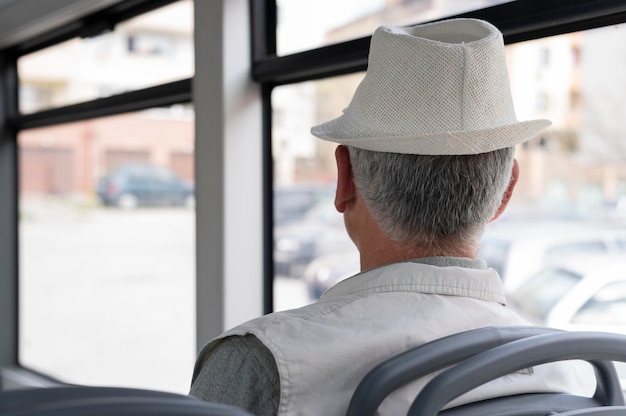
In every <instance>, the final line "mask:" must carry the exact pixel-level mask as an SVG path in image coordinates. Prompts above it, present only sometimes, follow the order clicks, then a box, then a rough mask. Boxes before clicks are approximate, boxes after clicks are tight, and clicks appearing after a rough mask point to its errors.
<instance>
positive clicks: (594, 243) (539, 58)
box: [272, 2, 626, 325]
mask: <svg viewBox="0 0 626 416" xmlns="http://www.w3.org/2000/svg"><path fill="white" fill-rule="evenodd" d="M284 3H285V2H282V3H281V4H284ZM311 20H312V21H314V20H315V19H311ZM352 24H354V22H344V23H342V24H341V25H339V24H338V25H337V28H339V27H341V28H343V27H344V26H345V28H346V30H347V28H348V27H350V26H351V25H352ZM370 33H371V32H370ZM624 36H626V26H624V25H619V26H612V27H606V28H601V29H595V30H589V31H584V32H577V33H570V34H565V35H560V36H554V37H549V38H543V39H538V40H533V41H528V42H523V43H517V44H512V45H509V46H507V60H508V63H509V75H510V81H511V88H512V93H513V98H514V103H515V108H516V114H517V117H518V119H520V120H529V119H541V118H547V119H550V120H551V121H552V123H553V124H552V126H551V127H550V128H549V129H548V130H546V131H545V132H544V133H543V134H541V135H540V136H538V137H536V138H534V139H532V140H531V141H529V142H527V143H526V144H524V145H520V146H518V147H517V149H516V158H517V159H518V161H519V163H520V168H521V177H520V180H519V182H518V183H517V186H516V189H515V192H514V194H513V198H512V200H511V201H510V203H509V206H508V208H507V210H506V211H505V212H504V214H503V216H501V217H500V218H499V219H498V220H496V221H494V222H492V223H490V224H489V225H488V226H487V228H486V235H485V241H487V240H488V241H490V242H496V245H495V246H494V245H492V246H490V247H485V248H484V249H483V254H485V256H486V257H487V258H486V259H485V260H487V261H488V264H489V265H490V266H492V267H494V268H496V269H498V270H501V271H502V273H503V275H502V277H503V279H504V281H505V282H507V280H508V281H509V282H514V283H515V285H511V286H510V290H511V291H514V290H515V289H516V288H517V287H519V286H520V285H521V284H522V283H523V282H525V281H526V280H527V279H528V278H529V277H530V276H532V275H533V274H534V273H536V272H538V271H541V270H542V269H543V268H545V267H546V265H547V264H548V263H549V262H550V261H552V260H553V259H552V257H557V256H558V258H559V260H566V259H567V257H568V256H570V257H575V256H578V255H580V253H585V252H588V251H592V252H599V254H600V255H607V256H608V255H611V254H613V253H615V252H616V251H621V250H623V247H620V246H619V243H616V241H618V242H619V241H623V232H622V231H620V229H623V224H624V219H626V208H625V207H626V202H625V201H626V186H625V185H624V184H626V141H625V139H624V138H625V137H626V125H625V124H624V123H623V111H622V110H623V108H624V106H625V105H626V102H624V97H623V94H621V92H622V91H624V90H626V76H625V75H624V71H622V70H621V69H622V68H623V67H624V60H623V57H624V56H625V54H626V46H625V45H623V42H620V40H621V39H623V38H624ZM606 45H617V46H616V48H617V50H614V49H610V48H607V47H606ZM620 48H621V49H620ZM362 77H363V74H362V73H358V74H352V75H346V76H341V77H334V78H329V79H324V80H319V81H310V82H303V83H299V84H292V85H285V86H279V87H277V88H275V89H274V91H273V96H272V105H273V111H274V119H273V120H274V123H273V138H272V151H273V156H274V183H275V185H276V186H280V187H281V188H289V187H293V188H294V191H293V192H295V188H296V187H302V186H310V185H311V184H314V185H315V186H318V187H328V188H330V189H334V186H335V184H334V181H335V169H336V168H335V162H334V149H335V145H334V144H332V143H328V142H325V141H322V140H318V139H316V138H314V137H313V136H311V134H310V133H309V131H310V128H311V126H313V125H315V124H317V123H320V122H324V121H327V120H330V119H332V118H335V117H338V116H339V115H340V114H341V111H342V109H344V108H345V107H347V105H348V104H349V102H350V99H351V97H352V94H353V92H354V90H355V89H356V86H357V85H358V83H359V81H360V80H361V79H362ZM275 205H276V207H275V209H276V211H275V215H278V212H279V210H281V209H285V208H284V207H282V206H281V204H279V203H276V204H275ZM310 205H311V207H312V206H313V205H312V204H310ZM324 206H325V207H326V208H327V209H328V210H329V211H330V212H331V213H332V212H333V201H332V198H328V200H327V201H326V203H325V205H324ZM309 220H310V217H307V216H306V215H305V216H303V217H302V219H301V220H299V221H296V222H294V223H292V224H289V225H288V226H284V225H282V224H278V223H277V224H276V227H275V237H276V241H275V247H274V248H275V252H274V264H275V265H276V276H275V283H276V286H275V293H274V298H275V307H276V308H278V309H280V308H282V307H290V306H294V304H300V303H307V302H310V301H312V300H315V299H317V297H318V296H319V294H320V293H322V292H323V291H324V290H325V289H327V288H328V287H330V286H332V285H333V284H334V283H335V282H337V281H339V280H341V279H343V278H344V277H346V276H349V275H350V274H353V273H355V272H356V271H358V269H359V261H358V254H357V253H356V250H355V249H354V247H353V245H352V244H351V243H350V240H349V238H348V237H347V235H345V231H343V226H342V224H341V218H339V220H338V221H328V222H322V223H320V224H318V225H317V226H314V225H312V224H311V223H310V222H308V221H309ZM342 231H343V234H342ZM619 233H621V236H620V234H619ZM339 236H341V237H339ZM326 239H328V240H329V242H328V244H329V245H328V246H324V247H322V242H323V241H324V243H323V244H327V243H326V242H325V240H326ZM602 253H604V254H602ZM294 265H295V266H294ZM292 266H293V267H292ZM320 282H322V283H320ZM285 288H288V289H285ZM507 290H508V286H507ZM544 312H546V311H544ZM555 325H557V324H555Z"/></svg>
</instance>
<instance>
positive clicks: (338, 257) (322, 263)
mask: <svg viewBox="0 0 626 416" xmlns="http://www.w3.org/2000/svg"><path fill="white" fill-rule="evenodd" d="M360 269H361V263H360V256H359V251H358V250H357V249H356V247H354V246H353V247H351V249H347V250H344V251H342V252H339V253H332V254H326V255H324V256H321V257H319V258H317V259H315V260H313V261H312V262H311V263H309V265H308V266H307V268H306V269H305V271H304V280H305V282H306V286H307V290H308V292H309V297H310V298H311V300H317V299H319V298H320V297H321V296H322V295H323V294H324V292H326V291H327V290H328V289H330V288H331V287H333V286H335V285H336V284H337V283H339V282H341V281H342V280H344V279H347V278H348V277H351V276H354V275H355V274H357V273H359V271H360Z"/></svg>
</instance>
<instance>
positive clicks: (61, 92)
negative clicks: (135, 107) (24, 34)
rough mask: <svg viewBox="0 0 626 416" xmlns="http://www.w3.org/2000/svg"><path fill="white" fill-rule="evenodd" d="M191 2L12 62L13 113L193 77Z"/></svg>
mask: <svg viewBox="0 0 626 416" xmlns="http://www.w3.org/2000/svg"><path fill="white" fill-rule="evenodd" d="M193 68H194V54H193V1H191V0H181V1H178V2H175V3H172V4H171V5H168V6H165V7H162V8H159V9H156V10H154V11H152V12H150V13H146V14H143V15H141V16H138V17H136V18H134V19H131V20H128V21H125V22H122V23H120V24H118V25H117V26H116V27H115V30H113V31H111V32H106V33H104V34H102V35H99V36H96V37H91V38H75V39H71V40H69V41H66V42H63V43H60V44H58V45H54V46H52V47H49V48H46V49H42V50H41V51H37V52H34V53H32V54H29V55H25V56H23V57H21V58H19V60H18V76H19V107H20V108H19V109H20V112H22V113H33V112H36V111H40V110H45V109H49V108H54V107H60V106H64V105H68V104H75V103H79V102H84V101H89V100H93V99H96V98H102V97H108V96H111V95H114V94H119V93H123V92H127V91H133V90H138V89H141V88H146V87H151V86H155V85H158V84H164V83H167V82H172V81H178V80H181V79H186V78H190V77H192V76H193Z"/></svg>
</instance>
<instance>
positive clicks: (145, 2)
mask: <svg viewBox="0 0 626 416" xmlns="http://www.w3.org/2000/svg"><path fill="white" fill-rule="evenodd" d="M176 1H178V0H123V1H121V2H119V3H116V4H114V5H112V6H109V7H106V8H103V9H102V10H99V11H97V12H94V13H91V14H87V15H85V16H82V17H80V18H77V19H75V20H73V21H72V22H70V23H68V24H66V25H64V26H62V27H60V28H58V29H55V30H52V31H49V32H46V33H43V34H41V35H38V36H34V37H32V38H30V39H27V40H25V41H23V42H20V43H18V44H16V45H14V46H10V47H7V48H4V49H0V194H2V196H3V197H2V198H0V247H1V248H2V249H1V250H0V305H1V306H0V327H1V328H3V342H2V343H0V368H2V377H0V380H2V382H4V383H6V384H7V385H8V386H11V385H13V384H15V385H16V386H19V385H35V386H49V385H55V384H61V383H60V382H59V381H57V380H55V379H54V378H52V377H49V376H47V375H45V374H42V373H40V372H38V371H35V370H33V369H29V368H24V367H22V366H21V365H20V362H19V240H18V238H19V231H18V229H19V186H18V184H19V176H18V171H19V159H18V151H19V146H18V143H17V136H18V134H19V132H20V131H22V130H26V129H31V128H37V127H46V126H53V125H58V124H65V123H70V122H75V121H82V120H87V119H92V118H100V117H105V116H111V115H117V114H123V113H129V112H133V111H140V110H145V109H149V108H153V107H158V106H170V105H174V104H184V103H190V102H193V100H192V82H193V78H188V79H183V80H180V81H175V82H170V83H164V84H161V85H157V86H153V87H149V88H144V89H140V90H135V91H131V92H125V93H121V94H117V95H113V96H110V97H106V98H98V99H94V100H90V101H85V102H81V103H78V104H73V105H66V106H61V107H57V108H53V109H49V110H43V111H38V112H34V113H30V114H26V115H23V114H20V112H19V80H18V71H17V61H18V59H19V58H20V57H21V56H24V55H27V54H30V53H33V52H36V51H38V50H41V49H44V48H47V47H50V46H53V45H56V44H59V43H61V42H64V41H67V40H69V39H72V38H76V37H83V38H84V37H92V36H97V35H99V34H102V33H105V32H107V31H111V30H113V29H114V28H115V25H116V24H118V23H120V22H123V21H126V20H129V19H131V18H133V17H136V16H139V15H142V14H144V13H148V12H150V11H153V10H156V9H158V8H161V7H164V6H167V5H169V4H172V3H175V2H176Z"/></svg>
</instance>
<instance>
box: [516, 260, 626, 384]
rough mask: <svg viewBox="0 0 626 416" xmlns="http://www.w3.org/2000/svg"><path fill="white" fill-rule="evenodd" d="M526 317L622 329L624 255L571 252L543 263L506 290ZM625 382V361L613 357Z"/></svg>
mask: <svg viewBox="0 0 626 416" xmlns="http://www.w3.org/2000/svg"><path fill="white" fill-rule="evenodd" d="M508 298H509V302H510V304H511V307H512V308H514V309H515V310H517V311H518V312H519V313H520V314H521V315H522V316H524V317H525V318H527V319H528V320H530V321H531V322H533V323H535V324H538V325H543V326H549V327H553V328H559V329H564V330H568V331H602V332H613V333H621V334H626V256H624V255H595V256H594V255H591V256H581V255H577V256H572V257H570V258H569V259H567V261H566V260H564V259H561V261H559V262H557V263H555V264H553V265H550V266H546V267H545V268H543V269H542V270H541V271H540V272H538V273H536V274H535V275H533V276H532V277H531V278H530V279H528V280H527V281H526V282H524V283H523V284H522V285H521V286H520V287H519V288H518V289H517V290H516V291H515V292H514V293H512V294H509V296H508ZM616 367H617V370H618V373H619V374H620V378H621V379H622V385H623V386H626V383H625V381H626V364H624V363H616Z"/></svg>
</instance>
